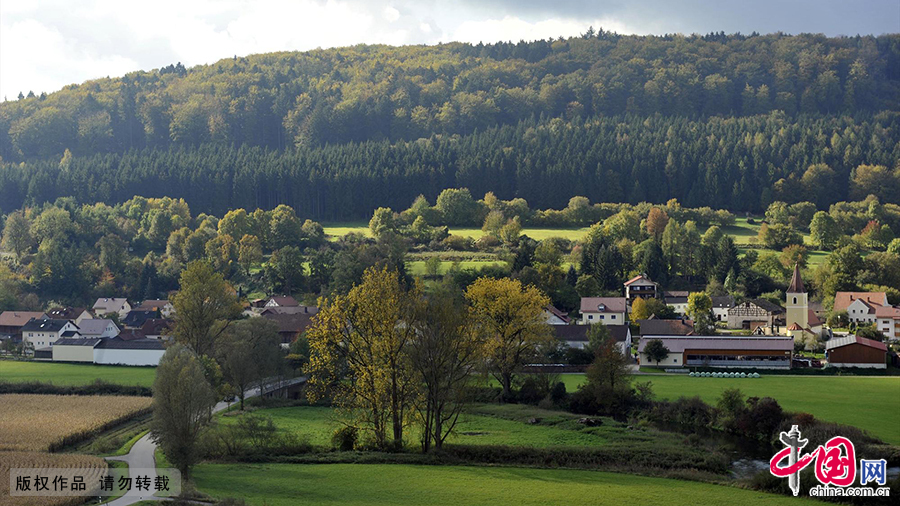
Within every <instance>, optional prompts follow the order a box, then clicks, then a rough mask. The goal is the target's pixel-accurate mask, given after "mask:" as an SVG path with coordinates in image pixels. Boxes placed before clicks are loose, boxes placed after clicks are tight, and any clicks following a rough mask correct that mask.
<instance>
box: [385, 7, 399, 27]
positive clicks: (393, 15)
mask: <svg viewBox="0 0 900 506" xmlns="http://www.w3.org/2000/svg"><path fill="white" fill-rule="evenodd" d="M384 19H386V20H387V21H388V23H393V22H394V21H397V20H398V19H400V11H398V10H397V9H395V8H394V6H393V5H387V6H385V8H384Z"/></svg>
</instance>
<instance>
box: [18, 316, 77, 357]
mask: <svg viewBox="0 0 900 506" xmlns="http://www.w3.org/2000/svg"><path fill="white" fill-rule="evenodd" d="M66 333H69V334H68V336H65V337H69V336H76V335H78V334H77V333H78V326H77V325H75V324H74V323H72V322H71V321H69V320H55V319H51V318H42V319H40V320H38V319H32V320H30V321H28V323H26V324H25V325H23V326H22V341H24V342H26V343H28V344H29V345H30V346H31V347H32V348H33V349H35V350H37V349H39V348H47V347H50V346H53V343H55V342H56V341H57V340H58V339H60V338H61V337H64V336H63V334H66Z"/></svg>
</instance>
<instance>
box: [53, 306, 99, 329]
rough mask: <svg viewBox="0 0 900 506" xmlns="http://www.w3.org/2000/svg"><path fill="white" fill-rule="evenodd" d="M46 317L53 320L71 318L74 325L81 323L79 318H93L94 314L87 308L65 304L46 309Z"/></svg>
mask: <svg viewBox="0 0 900 506" xmlns="http://www.w3.org/2000/svg"><path fill="white" fill-rule="evenodd" d="M47 317H48V318H52V319H54V320H71V321H73V322H75V325H78V324H79V323H81V320H87V319H90V318H94V315H93V314H91V312H90V311H88V310H87V308H83V307H72V306H65V307H55V308H53V309H51V310H50V311H47Z"/></svg>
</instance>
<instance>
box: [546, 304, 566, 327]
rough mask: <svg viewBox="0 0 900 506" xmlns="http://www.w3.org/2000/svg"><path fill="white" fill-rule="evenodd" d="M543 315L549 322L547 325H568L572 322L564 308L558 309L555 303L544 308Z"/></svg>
mask: <svg viewBox="0 0 900 506" xmlns="http://www.w3.org/2000/svg"><path fill="white" fill-rule="evenodd" d="M541 317H542V318H544V320H545V321H546V322H547V325H568V324H569V322H571V319H569V316H568V315H567V314H566V313H564V312H563V311H562V310H559V309H557V308H556V307H555V306H553V304H550V305H549V306H547V307H545V308H544V311H543V312H542V313H541Z"/></svg>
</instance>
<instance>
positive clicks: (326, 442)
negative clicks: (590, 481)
mask: <svg viewBox="0 0 900 506" xmlns="http://www.w3.org/2000/svg"><path fill="white" fill-rule="evenodd" d="M255 414H258V415H263V416H268V417H271V418H272V421H273V422H274V423H275V425H276V427H278V428H279V429H280V430H284V431H288V432H291V433H293V434H295V435H297V436H301V437H306V438H309V439H308V440H309V442H310V443H311V444H313V445H315V446H318V447H330V446H331V435H332V434H333V433H334V431H335V429H337V428H338V427H340V426H341V425H340V423H339V422H338V420H337V418H336V416H335V411H334V410H333V409H332V408H330V407H322V406H290V407H279V408H264V409H259V410H257V411H255ZM533 418H534V419H536V420H537V423H529V421H530V420H531V419H533ZM579 418H581V415H575V414H572V413H566V412H561V411H548V410H542V409H540V408H537V407H534V406H528V405H524V404H503V405H498V404H473V405H469V406H467V407H466V412H464V413H463V414H462V415H461V416H460V420H459V423H458V424H457V426H456V429H455V433H454V434H452V435H451V436H450V438H449V439H448V440H447V443H448V444H464V445H501V446H518V447H532V448H547V447H554V446H578V447H586V446H588V447H589V446H609V445H621V446H628V447H629V448H632V449H633V448H639V447H644V446H648V445H650V446H654V445H655V446H658V445H660V444H673V445H679V444H681V443H682V440H683V437H682V436H680V435H676V434H670V433H662V432H655V431H654V432H643V431H633V430H628V429H627V428H626V424H623V423H619V422H616V421H614V420H613V419H611V418H606V417H604V418H603V424H602V425H601V426H599V427H586V426H585V425H583V424H580V423H578V421H577V420H578V419H579ZM220 420H221V421H222V423H224V424H233V423H235V422H236V421H237V418H236V416H223V417H220ZM404 439H405V440H406V441H407V443H408V445H409V446H410V447H413V448H416V447H417V444H418V441H419V433H418V431H417V429H416V428H410V429H407V432H406V433H405V436H404Z"/></svg>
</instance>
